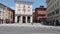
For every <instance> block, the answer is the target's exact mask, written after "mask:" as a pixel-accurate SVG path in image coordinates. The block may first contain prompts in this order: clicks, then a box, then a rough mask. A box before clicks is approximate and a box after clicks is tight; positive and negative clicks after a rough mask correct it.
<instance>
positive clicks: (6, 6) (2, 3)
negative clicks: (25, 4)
mask: <svg viewBox="0 0 60 34" xmlns="http://www.w3.org/2000/svg"><path fill="white" fill-rule="evenodd" d="M0 4H1V5H3V6H5V7H7V8H9V9H10V10H13V9H11V8H10V7H8V6H6V5H5V4H3V3H1V2H0Z"/></svg>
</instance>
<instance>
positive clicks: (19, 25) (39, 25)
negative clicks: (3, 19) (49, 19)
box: [0, 23, 60, 29]
mask: <svg viewBox="0 0 60 34" xmlns="http://www.w3.org/2000/svg"><path fill="white" fill-rule="evenodd" d="M0 26H8V27H11V26H13V27H21V26H23V27H41V28H58V29H60V26H47V25H42V24H40V23H34V24H33V25H32V24H30V23H27V24H0Z"/></svg>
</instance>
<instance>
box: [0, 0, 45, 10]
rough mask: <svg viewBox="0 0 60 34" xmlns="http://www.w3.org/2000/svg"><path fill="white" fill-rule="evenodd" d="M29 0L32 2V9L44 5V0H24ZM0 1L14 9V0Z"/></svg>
mask: <svg viewBox="0 0 60 34" xmlns="http://www.w3.org/2000/svg"><path fill="white" fill-rule="evenodd" d="M25 1H29V2H33V5H32V6H33V9H35V8H37V7H39V6H41V5H43V6H45V7H46V0H25ZM0 2H1V3H3V4H5V5H6V6H8V7H10V8H12V9H14V10H15V2H14V0H0Z"/></svg>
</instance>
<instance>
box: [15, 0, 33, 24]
mask: <svg viewBox="0 0 60 34" xmlns="http://www.w3.org/2000/svg"><path fill="white" fill-rule="evenodd" d="M15 8H16V9H15V22H16V23H32V20H33V16H32V15H33V11H32V2H27V1H15Z"/></svg>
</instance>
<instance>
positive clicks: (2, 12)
mask: <svg viewBox="0 0 60 34" xmlns="http://www.w3.org/2000/svg"><path fill="white" fill-rule="evenodd" d="M13 15H14V10H12V9H11V8H9V7H7V6H6V5H4V4H3V3H0V23H10V20H12V21H13V19H15V18H14V16H13Z"/></svg>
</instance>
